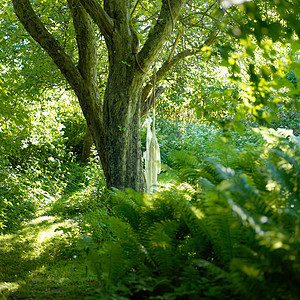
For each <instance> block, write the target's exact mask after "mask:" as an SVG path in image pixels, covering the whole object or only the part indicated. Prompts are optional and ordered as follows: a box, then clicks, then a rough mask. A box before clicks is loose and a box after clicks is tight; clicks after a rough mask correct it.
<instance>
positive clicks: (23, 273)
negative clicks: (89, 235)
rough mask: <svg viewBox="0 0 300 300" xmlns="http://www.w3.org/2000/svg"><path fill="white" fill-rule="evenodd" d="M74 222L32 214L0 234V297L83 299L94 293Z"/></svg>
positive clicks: (93, 280) (94, 281) (93, 277)
mask: <svg viewBox="0 0 300 300" xmlns="http://www.w3.org/2000/svg"><path fill="white" fill-rule="evenodd" d="M79 241H80V239H79V234H78V232H77V229H76V224H75V223H74V222H73V221H71V220H64V219H62V218H60V217H57V216H47V215H43V216H38V215H37V216H36V218H34V219H32V220H31V221H30V222H23V223H22V226H21V229H19V230H18V231H16V232H14V233H10V234H4V235H1V236H0V299H84V298H85V297H87V296H89V295H93V294H95V290H96V289H97V287H96V285H97V283H96V280H95V279H96V278H95V276H94V275H93V274H91V273H90V272H88V271H87V268H86V261H85V254H84V251H82V250H81V249H80V248H81V247H80V243H79Z"/></svg>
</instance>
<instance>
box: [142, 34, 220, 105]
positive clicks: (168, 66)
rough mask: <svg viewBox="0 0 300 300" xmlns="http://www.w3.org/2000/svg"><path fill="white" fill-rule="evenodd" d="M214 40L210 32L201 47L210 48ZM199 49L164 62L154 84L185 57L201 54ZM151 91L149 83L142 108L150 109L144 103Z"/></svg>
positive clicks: (144, 93)
mask: <svg viewBox="0 0 300 300" xmlns="http://www.w3.org/2000/svg"><path fill="white" fill-rule="evenodd" d="M215 40H216V33H215V32H212V34H211V35H210V36H209V37H208V39H207V40H206V41H205V42H204V43H203V46H210V45H211V44H212V43H214V41H215ZM201 48H202V47H201ZM201 48H200V49H192V50H184V51H182V52H180V53H178V54H177V55H175V56H174V57H173V58H172V59H171V60H169V59H168V60H167V61H166V62H164V64H163V65H162V66H161V68H160V69H159V70H158V71H157V72H156V75H155V76H156V77H155V80H156V82H159V81H160V80H162V79H163V77H164V76H165V75H166V74H167V73H168V71H169V70H170V69H171V68H172V67H173V66H174V65H176V64H177V63H178V62H179V61H181V60H183V59H185V58H187V57H190V56H193V55H197V54H199V53H201V52H202V50H201ZM151 89H152V81H149V82H148V83H147V84H146V86H145V87H144V89H143V93H142V106H143V107H149V108H150V107H151V105H150V106H149V104H147V103H146V102H147V101H149V99H150V97H148V95H149V93H150V91H151ZM147 97H148V98H147Z"/></svg>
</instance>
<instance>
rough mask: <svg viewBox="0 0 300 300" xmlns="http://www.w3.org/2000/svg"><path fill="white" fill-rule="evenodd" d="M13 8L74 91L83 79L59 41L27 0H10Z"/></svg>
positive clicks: (82, 82) (81, 84)
mask: <svg viewBox="0 0 300 300" xmlns="http://www.w3.org/2000/svg"><path fill="white" fill-rule="evenodd" d="M12 2H13V6H14V10H15V13H16V15H17V16H18V18H19V20H20V22H21V23H22V25H23V26H24V28H25V29H26V30H27V32H28V33H29V34H30V35H31V36H32V37H33V39H34V40H35V41H37V42H38V43H39V44H40V45H41V46H42V48H43V49H44V50H45V51H46V52H47V53H48V54H49V56H50V57H51V58H52V60H53V61H54V63H55V64H56V65H57V66H58V68H59V69H60V71H61V72H62V74H63V75H64V76H65V78H66V79H67V81H68V82H69V84H70V85H71V87H72V88H73V89H74V91H76V90H78V89H80V88H81V87H82V86H83V85H84V80H83V78H82V76H81V74H80V72H79V71H78V69H77V68H76V66H75V65H74V63H73V61H72V60H71V58H70V57H69V56H68V55H67V54H66V53H65V51H64V49H63V48H62V47H61V46H60V44H59V42H58V41H57V40H56V39H55V38H54V37H53V36H52V35H51V33H50V32H49V31H48V30H47V29H46V28H45V26H44V25H43V23H42V22H41V20H40V19H39V17H38V16H37V15H36V14H35V12H34V10H33V9H32V6H31V4H30V1H29V0H12Z"/></svg>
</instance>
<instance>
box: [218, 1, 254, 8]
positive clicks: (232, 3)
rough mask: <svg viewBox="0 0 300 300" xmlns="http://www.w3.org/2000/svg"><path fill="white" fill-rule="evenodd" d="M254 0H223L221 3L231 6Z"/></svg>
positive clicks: (223, 5)
mask: <svg viewBox="0 0 300 300" xmlns="http://www.w3.org/2000/svg"><path fill="white" fill-rule="evenodd" d="M250 1H252V0H223V1H221V5H222V7H223V8H229V7H231V6H233V5H238V4H243V3H244V2H250Z"/></svg>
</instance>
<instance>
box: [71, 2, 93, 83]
mask: <svg viewBox="0 0 300 300" xmlns="http://www.w3.org/2000/svg"><path fill="white" fill-rule="evenodd" d="M68 3H69V7H70V10H71V13H72V18H73V24H74V28H75V32H76V40H77V45H78V53H79V63H78V68H79V71H80V73H81V75H82V76H83V78H84V79H85V80H86V81H87V82H88V83H89V84H93V83H94V84H95V83H96V82H97V53H96V48H97V47H96V38H95V32H94V28H93V24H92V21H91V18H90V16H89V15H88V13H87V12H86V11H85V9H84V8H83V7H82V5H81V4H80V1H79V0H68Z"/></svg>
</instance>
